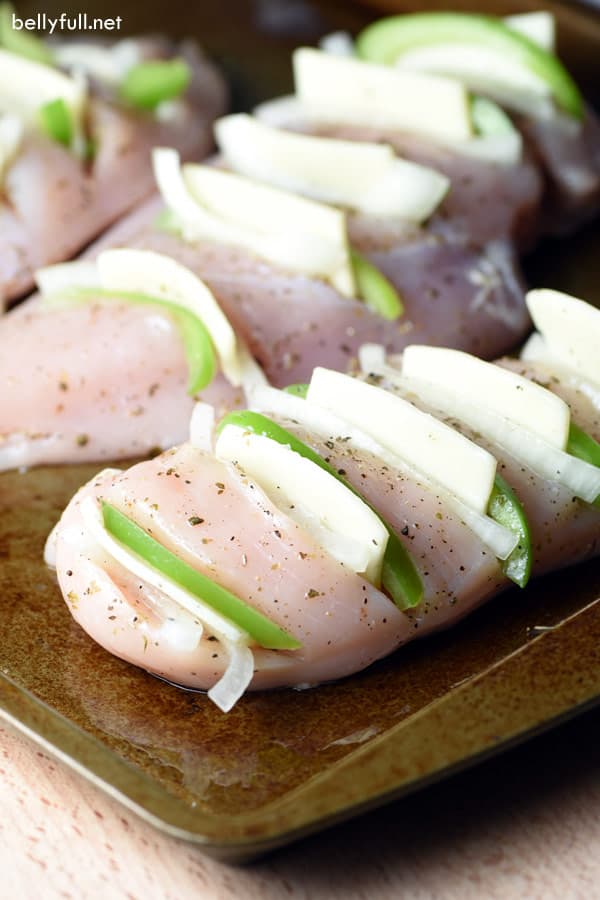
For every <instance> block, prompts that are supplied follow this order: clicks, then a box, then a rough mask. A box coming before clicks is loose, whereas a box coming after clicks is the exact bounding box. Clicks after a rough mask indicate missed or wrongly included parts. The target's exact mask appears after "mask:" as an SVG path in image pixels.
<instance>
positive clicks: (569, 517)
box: [47, 376, 600, 688]
mask: <svg viewBox="0 0 600 900" xmlns="http://www.w3.org/2000/svg"><path fill="white" fill-rule="evenodd" d="M366 377H367V378H368V376H366ZM378 384H379V386H388V389H389V385H386V382H385V381H381V376H379V377H378ZM393 389H394V390H397V389H396V388H393ZM410 399H411V400H413V402H415V400H414V398H410ZM416 402H417V405H419V406H421V407H423V406H424V404H423V403H421V402H420V401H416ZM261 408H264V407H261ZM265 411H266V412H267V415H268V408H267V409H265ZM577 413H578V422H579V425H580V426H581V427H583V428H584V429H587V430H588V431H589V432H590V433H591V434H592V435H595V436H596V437H598V436H600V435H599V431H598V418H597V415H596V416H595V418H594V419H593V420H589V419H588V418H586V417H584V416H581V409H580V408H578V410H577ZM271 418H274V419H275V420H276V421H278V422H279V423H280V424H281V425H283V427H284V428H286V429H287V430H289V431H290V432H292V433H293V434H295V436H296V437H298V438H299V439H300V440H302V441H303V442H304V443H306V444H307V445H308V446H310V447H312V448H313V449H314V450H316V451H317V453H319V454H320V455H321V456H322V457H323V458H324V459H325V460H326V461H327V462H328V463H329V464H330V465H331V466H332V467H334V468H335V470H336V471H337V472H338V473H339V474H340V475H342V476H343V477H344V478H345V479H347V481H348V482H349V484H350V485H352V486H353V487H354V488H355V489H356V490H357V491H358V492H359V493H360V495H361V496H363V497H364V498H365V499H366V500H367V501H368V502H369V503H370V504H371V506H372V508H374V509H376V510H377V512H378V513H379V514H380V515H381V516H382V517H383V518H384V519H385V520H386V521H387V522H388V524H389V526H390V527H391V528H392V530H393V531H394V533H395V534H396V535H397V536H398V538H399V540H400V541H401V542H402V544H403V545H404V547H405V548H406V550H407V551H408V552H409V554H410V555H411V557H412V560H413V561H414V564H415V565H416V567H417V569H418V572H419V575H420V577H421V580H422V584H423V597H422V599H421V601H420V602H419V604H418V605H417V606H416V607H414V608H411V609H407V610H405V611H404V612H400V611H399V609H398V608H397V607H396V606H394V605H393V604H392V602H391V601H390V600H388V599H387V598H386V596H385V595H384V594H382V593H381V592H380V591H378V590H376V589H375V588H374V587H373V586H371V585H369V584H368V583H367V582H365V581H364V579H363V578H362V577H361V576H358V575H354V574H352V573H351V572H349V571H348V569H347V568H346V567H345V566H344V565H343V564H341V563H339V562H336V561H335V560H334V559H333V557H330V556H328V555H327V554H326V553H325V552H324V551H323V550H321V549H319V548H318V547H316V546H315V544H314V542H313V539H312V538H311V537H310V536H309V534H308V533H306V531H305V530H304V529H303V528H302V527H300V526H299V525H297V524H294V523H293V522H291V520H290V519H288V518H287V516H286V515H285V514H284V513H282V512H281V510H279V509H277V508H276V507H274V506H273V504H272V503H271V501H270V500H268V499H267V498H266V495H264V494H263V492H262V490H261V489H260V486H259V485H258V484H257V483H254V482H253V481H251V480H250V479H249V478H248V477H247V476H246V475H244V473H243V472H242V470H241V469H240V468H239V467H238V466H236V465H230V464H225V463H223V462H220V461H218V460H215V458H214V457H213V456H212V455H211V454H210V453H209V452H207V451H206V450H199V449H197V448H195V447H192V446H191V445H189V444H184V445H182V446H181V447H179V448H176V449H175V450H173V451H170V452H168V453H166V454H164V455H163V456H162V457H160V458H158V459H155V460H153V461H152V462H145V463H141V464H139V465H138V466H136V467H134V468H133V469H131V470H129V471H128V472H124V473H119V472H114V471H106V472H104V473H101V474H100V475H99V476H98V477H97V478H96V479H94V480H93V481H92V482H90V483H89V484H88V485H86V486H85V487H84V488H83V489H82V490H81V491H80V492H79V493H78V494H77V495H76V497H75V498H74V499H73V500H72V501H71V503H70V504H69V506H68V507H67V510H66V511H65V513H64V514H63V517H62V519H61V521H60V523H59V525H58V526H57V527H56V529H55V530H54V532H53V534H52V536H51V537H50V539H49V542H48V547H47V559H48V561H49V562H50V563H51V564H53V565H55V566H56V568H57V572H58V576H59V582H60V585H61V589H62V591H63V594H64V595H65V597H66V599H67V602H68V604H69V607H70V609H71V612H72V614H73V615H74V617H75V618H76V619H77V621H78V622H79V623H80V624H81V625H82V627H83V628H84V629H85V630H86V631H88V633H89V634H90V635H91V636H92V637H94V639H95V640H97V641H99V642H100V643H101V644H102V645H103V646H104V647H106V648H107V649H108V650H110V651H111V652H113V653H115V654H116V655H118V656H121V657H123V658H125V659H127V660H129V661H132V662H135V663H136V664H137V665H140V666H142V667H143V668H145V669H148V670H149V671H151V672H154V673H156V674H159V675H161V676H162V677H166V678H167V679H169V680H171V681H175V682H176V683H179V684H183V685H188V686H192V687H202V688H212V687H213V686H214V685H215V683H216V682H218V679H219V678H221V677H222V676H226V672H227V652H225V653H224V652H223V649H224V648H222V647H220V646H219V644H218V642H215V641H212V642H210V637H211V632H210V629H209V628H207V629H206V630H205V631H204V634H203V635H202V636H201V637H200V634H199V625H198V622H197V621H194V619H193V616H191V615H190V611H189V610H187V611H185V614H183V615H182V614H181V611H180V610H179V609H178V607H177V604H176V603H174V602H173V601H172V600H169V599H168V598H167V597H166V596H165V594H164V593H161V592H160V591H159V592H158V593H157V590H156V588H157V585H156V584H153V585H151V586H149V585H148V584H146V583H145V581H144V578H143V577H140V573H139V572H138V573H137V574H132V573H128V572H127V570H126V568H125V567H124V562H123V560H120V561H119V562H115V560H114V558H111V557H110V553H108V554H107V549H106V547H105V548H104V549H101V547H100V546H99V545H98V543H96V541H97V534H94V533H93V532H92V531H90V530H89V524H88V519H87V518H86V515H84V514H83V510H84V508H85V505H86V503H87V504H89V502H90V501H89V497H92V498H93V506H94V509H97V504H98V503H99V502H102V501H106V502H108V503H110V504H112V505H113V506H116V507H117V508H118V509H119V510H121V511H122V512H123V513H124V514H125V515H127V516H129V517H130V518H133V519H134V521H135V522H136V523H137V524H138V525H139V526H141V527H142V528H143V529H145V530H146V531H147V532H148V533H150V534H151V535H152V537H154V538H155V539H156V540H158V541H159V542H160V543H161V544H163V545H164V546H165V547H167V548H168V549H170V550H171V551H172V552H174V553H175V554H176V555H177V556H178V557H179V558H180V559H182V560H184V561H185V562H187V563H189V564H190V565H192V566H193V567H194V568H195V569H197V570H199V571H200V572H203V573H204V574H207V575H209V576H210V577H211V578H212V579H214V580H216V581H217V582H218V583H219V584H221V585H222V586H224V587H225V588H227V589H229V590H231V591H232V592H233V593H235V594H236V595H237V596H239V597H241V598H242V599H244V600H245V601H247V602H248V603H250V604H251V605H252V606H253V607H255V608H256V609H258V610H260V611H261V612H262V613H264V614H266V615H268V616H269V617H270V618H271V619H272V620H273V621H275V622H276V623H277V624H279V625H280V626H282V627H284V628H285V629H287V630H289V631H290V632H291V633H292V634H293V635H294V637H296V638H298V639H299V640H301V641H302V648H301V649H300V650H291V651H290V650H286V651H265V650H262V649H259V648H254V665H255V670H254V676H253V678H252V680H251V682H250V683H249V686H250V687H251V688H262V687H276V686H283V685H289V686H299V685H302V686H304V685H307V684H315V683H318V682H319V681H323V680H328V679H331V678H336V677H341V676H342V675H346V674H349V673H351V672H353V671H358V670H360V669H361V668H363V667H364V666H366V665H368V664H369V663H370V662H371V661H373V660H375V659H377V658H379V657H380V656H382V655H384V654H385V653H388V652H390V651H391V650H392V649H394V648H395V647H397V646H399V645H400V644H402V643H404V642H406V641H408V640H409V639H410V638H411V637H415V636H424V635H426V634H428V633H430V632H432V631H434V630H436V629H439V628H442V627H446V626H449V625H451V624H452V623H454V622H455V621H457V620H458V619H460V618H461V617H462V616H464V615H465V614H467V613H468V612H469V611H471V610H472V609H473V608H474V607H475V606H477V605H478V604H480V603H482V602H483V601H485V600H486V599H488V598H489V597H491V596H492V595H493V594H495V593H497V592H498V591H499V590H501V589H503V588H506V587H507V586H508V584H509V582H508V580H507V578H506V577H505V575H504V574H503V572H502V568H501V564H500V562H499V561H498V559H497V558H496V557H495V555H494V553H493V551H491V550H490V548H489V547H488V546H487V545H486V544H485V543H484V542H483V541H482V539H480V538H479V537H478V536H477V535H475V534H474V532H473V531H472V530H471V529H470V528H469V527H468V526H467V525H466V524H465V522H464V521H462V518H461V516H460V514H458V513H457V512H456V511H455V509H456V508H455V506H454V505H453V504H452V503H451V501H450V500H449V498H448V495H447V494H446V493H443V492H439V493H438V491H437V490H436V489H435V488H432V487H431V485H426V484H424V483H423V482H422V480H421V478H420V476H418V475H417V474H416V473H415V472H414V471H412V470H410V469H409V468H408V467H404V466H403V464H400V463H398V465H397V466H396V465H392V464H390V461H389V459H386V460H385V461H384V460H383V459H382V458H381V457H379V456H376V455H374V453H375V451H374V450H370V451H369V450H366V449H362V448H360V449H359V448H358V446H357V444H356V443H355V442H354V441H353V440H352V439H351V438H349V437H348V436H346V435H345V434H343V433H342V434H339V433H337V434H336V433H332V434H330V435H329V437H327V436H326V435H325V434H324V433H320V434H319V435H316V434H314V433H311V431H310V430H307V429H306V428H305V427H304V426H301V425H300V424H299V423H298V422H297V421H296V420H295V419H291V418H285V417H282V416H281V415H273V416H271ZM342 424H343V423H342ZM449 424H452V425H455V423H454V422H453V421H451V422H449ZM335 425H336V427H338V423H337V422H336V423H335ZM460 429H461V430H462V431H464V432H465V433H466V434H467V435H468V436H469V437H471V438H472V439H476V440H477V443H480V444H482V445H483V446H486V447H488V448H489V449H490V450H492V451H493V453H494V455H496V456H497V458H498V460H499V471H501V472H502V474H503V476H504V478H505V479H506V481H507V482H508V483H509V484H510V485H511V486H512V487H513V489H514V490H515V492H516V493H517V496H518V497H519V499H520V500H521V502H522V504H523V506H524V508H525V512H526V514H527V517H528V520H529V524H530V529H531V536H532V550H533V568H534V572H535V573H542V572H545V571H548V570H551V569H555V568H559V567H561V566H565V565H568V564H571V563H573V562H577V561H580V560H582V559H586V558H589V557H592V556H594V555H595V554H596V553H597V552H598V549H599V541H600V509H598V508H597V507H595V506H593V505H590V504H585V503H583V502H581V501H578V500H576V499H574V498H573V497H572V496H571V494H570V492H569V491H567V490H566V489H563V488H561V487H560V486H559V485H557V484H556V483H554V482H549V481H546V480H544V479H542V478H540V477H539V476H537V475H536V474H535V473H534V472H533V471H532V470H530V469H529V468H528V467H527V466H524V465H523V464H522V463H521V462H519V461H517V460H515V459H514V458H512V457H511V456H510V454H508V453H506V452H505V451H504V450H503V448H501V447H499V446H497V445H495V444H493V443H492V442H489V441H486V440H483V439H482V438H481V436H480V435H475V434H473V433H471V432H469V430H468V429H466V428H463V427H462V426H460ZM400 465H402V468H400V467H399V466H400ZM86 498H88V499H86ZM361 604H362V615H361ZM184 637H186V638H187V639H188V640H189V645H188V644H187V643H185V640H184ZM209 643H212V644H213V650H212V654H211V652H210V649H211V648H210V647H209V646H208V644H209ZM183 645H184V646H183ZM182 647H183V649H182Z"/></svg>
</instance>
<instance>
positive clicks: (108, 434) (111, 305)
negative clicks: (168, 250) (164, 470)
mask: <svg viewBox="0 0 600 900" xmlns="http://www.w3.org/2000/svg"><path fill="white" fill-rule="evenodd" d="M38 278H39V279H40V284H42V285H43V286H44V288H45V291H44V292H43V293H42V295H41V296H39V297H37V298H32V299H30V300H28V301H26V302H25V303H23V304H21V305H20V306H18V307H16V308H15V309H13V310H11V311H10V312H9V313H8V314H7V315H6V316H4V317H2V318H1V319H0V346H1V347H2V352H1V353H0V385H1V387H0V393H1V396H2V400H1V402H0V469H10V468H15V467H28V466H32V465H40V464H43V463H47V464H49V463H68V462H71V463H76V462H84V461H89V460H102V459H107V460H110V459H120V458H125V459H126V458H131V457H133V456H143V455H146V454H148V453H149V452H152V451H157V450H160V449H165V448H167V447H170V446H173V444H176V443H178V442H180V441H181V440H182V439H183V438H184V437H185V436H186V434H187V432H188V424H189V420H190V416H191V414H192V409H193V406H194V402H195V401H196V400H198V399H200V398H202V399H204V400H207V401H209V402H210V403H212V404H213V405H214V406H215V408H217V409H218V410H220V412H221V413H224V412H225V411H227V410H230V409H232V408H235V407H236V406H240V405H241V404H243V402H244V396H245V395H244V389H245V387H247V385H248V384H249V383H250V382H254V380H255V379H259V380H262V379H263V376H262V373H261V372H260V370H259V368H258V366H257V365H256V364H255V363H254V362H253V360H252V359H251V357H250V355H249V353H248V351H247V349H246V347H245V344H244V342H243V340H240V339H238V338H237V337H236V335H235V334H234V332H233V330H232V328H231V325H230V324H229V322H228V320H227V319H226V317H225V316H224V314H223V313H222V311H221V309H220V307H219V306H218V304H217V303H216V301H215V300H214V298H213V296H212V294H211V293H210V291H209V290H208V288H206V286H205V285H204V284H203V283H202V282H200V281H199V280H198V279H196V278H195V277H194V276H193V275H192V273H191V272H189V271H187V270H186V269H183V267H181V266H178V265H177V264H176V263H174V261H173V260H171V259H169V258H166V257H161V256H159V255H158V254H152V253H139V252H138V253H136V252H129V251H121V250H117V251H110V252H108V253H105V254H101V256H100V258H99V259H98V262H97V263H93V264H91V263H88V264H80V263H65V264H62V265H60V266H57V267H50V268H48V269H45V270H43V271H42V272H40V273H39V275H38Z"/></svg>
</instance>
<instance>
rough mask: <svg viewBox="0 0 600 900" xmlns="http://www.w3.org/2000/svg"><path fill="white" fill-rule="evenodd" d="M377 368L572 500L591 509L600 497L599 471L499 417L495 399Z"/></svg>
mask: <svg viewBox="0 0 600 900" xmlns="http://www.w3.org/2000/svg"><path fill="white" fill-rule="evenodd" d="M373 362H374V361H373V359H371V360H370V363H371V364H370V366H369V371H371V372H373V373H374V374H380V375H382V376H384V377H385V378H387V379H388V380H389V381H390V382H391V383H392V384H393V385H395V386H396V387H398V388H399V390H400V391H401V392H402V395H403V397H405V398H406V399H407V400H409V399H410V398H411V397H416V398H419V399H421V400H423V401H424V402H425V403H426V404H427V405H428V406H430V407H431V408H432V409H434V410H436V411H439V412H440V413H442V414H444V415H446V416H450V417H452V418H454V419H458V420H459V421H461V422H464V423H465V424H466V425H468V426H469V427H470V428H472V429H473V430H475V431H476V432H478V433H479V434H482V435H484V436H485V437H486V438H488V439H489V440H491V441H494V442H495V443H497V444H498V446H500V447H503V448H504V449H505V450H507V451H508V452H509V453H510V454H511V455H512V456H514V458H515V459H517V460H520V461H521V462H523V463H525V465H527V466H529V468H531V469H532V470H533V471H534V472H536V473H537V474H538V475H540V476H541V477H542V478H545V479H547V480H548V481H555V482H557V483H558V484H561V485H563V486H564V487H566V488H568V489H569V490H570V491H572V493H573V494H574V496H576V497H579V498H581V499H582V500H585V501H586V502H588V503H593V502H594V500H595V499H596V498H597V497H598V496H600V469H598V468H597V467H596V466H593V465H590V463H587V462H584V461H583V460H581V459H577V458H576V457H574V456H571V455H570V454H569V453H566V452H565V451H564V450H563V449H561V448H559V447H557V446H556V443H550V442H549V441H547V440H545V439H544V438H543V437H541V436H540V434H539V433H538V432H536V431H534V430H531V423H530V427H529V428H528V427H527V426H526V425H524V424H522V423H517V422H515V421H513V420H512V419H508V418H507V417H506V416H504V415H502V414H501V413H499V412H497V410H496V408H495V407H494V403H493V400H492V399H491V398H490V402H489V403H487V404H483V403H481V404H479V403H477V402H473V400H472V399H471V396H472V395H471V396H470V395H469V392H467V391H464V392H463V390H462V386H461V385H460V383H459V382H457V383H456V384H455V383H453V379H452V375H451V373H449V374H448V377H447V379H446V382H445V383H442V382H440V381H436V382H432V381H428V380H426V379H425V378H409V377H407V376H406V375H404V374H400V373H399V372H397V371H395V370H394V369H393V368H392V367H391V366H386V365H384V366H382V367H378V366H377V365H376V364H373ZM511 374H513V373H511ZM541 390H545V389H544V388H541ZM500 408H501V405H500ZM565 443H566V442H565Z"/></svg>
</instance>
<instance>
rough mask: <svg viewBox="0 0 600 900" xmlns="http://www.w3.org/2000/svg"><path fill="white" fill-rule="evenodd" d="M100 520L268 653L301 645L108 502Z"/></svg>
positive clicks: (111, 531)
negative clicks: (244, 632)
mask: <svg viewBox="0 0 600 900" xmlns="http://www.w3.org/2000/svg"><path fill="white" fill-rule="evenodd" d="M102 519H103V521H104V527H105V528H106V530H107V531H108V533H109V534H111V535H112V536H113V537H114V538H116V540H118V541H120V542H121V543H122V544H124V545H125V546H126V547H128V548H129V549H130V550H132V551H133V552H134V553H137V555H138V556H140V557H141V558H142V559H143V560H144V561H145V562H147V563H148V564H149V565H150V566H152V567H153V568H154V569H157V570H158V571H159V572H162V573H163V575H166V576H167V578H170V579H171V580H172V581H175V582H176V583H177V584H179V585H181V587H182V588H185V590H186V591H189V593H190V594H193V595H194V596H196V597H198V598H199V599H200V600H203V601H204V602H205V603H206V604H207V605H208V606H210V607H212V609H214V610H215V611H216V612H218V613H219V614H220V615H222V616H224V617H225V618H226V619H229V621H230V622H233V623H234V624H235V625H237V626H238V627H239V628H241V629H243V630H244V631H246V632H247V633H248V634H249V635H250V637H251V638H253V640H255V641H256V643H257V644H259V645H260V646H261V647H265V648H267V649H268V650H297V649H298V648H299V647H301V646H302V644H301V643H300V642H299V641H298V640H296V638H295V637H293V636H292V635H291V634H288V632H287V631H284V630H283V628H280V627H279V625H276V624H275V622H272V621H271V619H268V618H267V617H266V616H263V614H262V613H260V612H258V610H256V609H254V608H253V607H252V606H249V605H248V604H247V603H246V602H245V601H244V600H241V599H240V598H239V597H236V595H235V594H232V593H231V592H230V591H228V590H227V589H226V588H224V587H221V585H219V584H217V583H216V582H215V581H213V580H212V579H211V578H208V577H207V576H206V575H203V574H202V573H201V572H198V571H197V570H196V569H194V568H193V567H192V566H190V565H189V564H188V563H186V562H185V561H184V560H182V559H180V558H179V557H178V556H176V554H175V553H172V552H171V551H170V550H167V548H166V547H163V545H162V544H160V543H159V542H158V541H157V540H156V539H155V538H153V537H152V536H151V535H149V534H148V532H147V531H145V530H144V529H143V528H141V527H140V526H139V525H138V524H137V523H136V522H134V521H133V519H130V518H129V517H128V516H126V515H124V513H122V512H121V511H120V510H118V509H116V507H114V506H112V505H111V504H110V503H106V502H103V503H102Z"/></svg>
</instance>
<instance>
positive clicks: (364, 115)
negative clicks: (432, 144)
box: [293, 47, 473, 141]
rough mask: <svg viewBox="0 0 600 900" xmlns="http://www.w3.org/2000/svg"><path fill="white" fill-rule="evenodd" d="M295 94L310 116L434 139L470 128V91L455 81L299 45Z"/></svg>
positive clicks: (463, 136) (459, 137)
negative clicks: (401, 131) (395, 130)
mask: <svg viewBox="0 0 600 900" xmlns="http://www.w3.org/2000/svg"><path fill="white" fill-rule="evenodd" d="M293 63H294V79H295V85H296V94H297V95H298V98H299V99H300V102H301V104H302V106H303V108H304V109H305V110H306V111H307V112H308V114H309V116H310V117H311V118H314V119H320V120H322V121H326V122H327V121H332V122H336V123H338V124H350V125H363V126H374V127H385V128H395V129H401V130H406V131H410V132H415V133H417V134H424V135H427V136H428V137H433V138H437V139H439V140H455V141H464V140H467V139H468V138H470V137H471V136H472V134H473V129H472V124H471V115H470V110H469V97H468V93H467V91H466V89H465V87H464V86H463V85H462V84H460V82H458V81H453V80H451V79H449V78H441V77H438V76H435V75H429V74H423V73H421V72H410V71H400V70H399V69H394V68H391V67H389V66H384V65H379V64H377V63H369V62H363V61H362V60H358V59H353V58H350V57H343V56H333V55H331V54H329V53H323V52H322V51H320V50H314V49H312V48H310V47H301V48H300V49H298V50H296V51H295V52H294V55H293Z"/></svg>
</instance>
